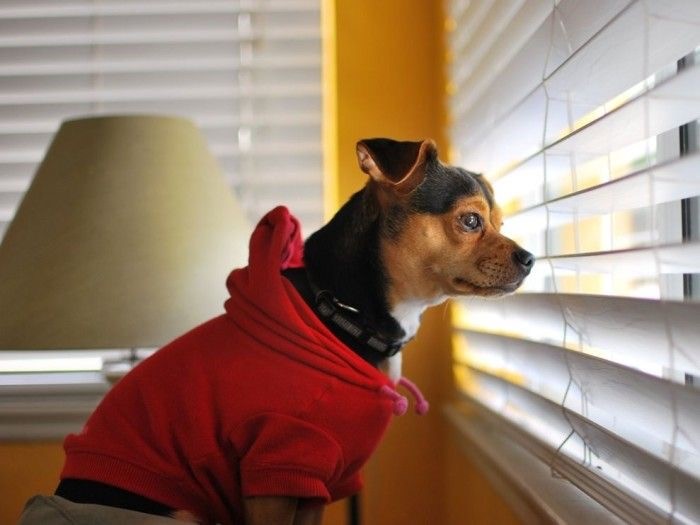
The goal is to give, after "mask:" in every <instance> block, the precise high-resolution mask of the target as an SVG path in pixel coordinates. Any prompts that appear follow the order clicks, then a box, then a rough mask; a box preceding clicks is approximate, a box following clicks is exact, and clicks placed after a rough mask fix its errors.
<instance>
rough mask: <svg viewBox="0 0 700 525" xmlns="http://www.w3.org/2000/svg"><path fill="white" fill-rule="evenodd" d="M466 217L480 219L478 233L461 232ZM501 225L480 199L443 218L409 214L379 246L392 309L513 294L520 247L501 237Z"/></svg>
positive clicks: (466, 199) (467, 201) (463, 200)
mask: <svg viewBox="0 0 700 525" xmlns="http://www.w3.org/2000/svg"><path fill="white" fill-rule="evenodd" d="M469 214H476V215H478V216H479V217H480V223H481V225H480V228H479V229H478V230H475V231H468V230H467V229H465V226H464V224H465V218H466V217H468V216H469ZM501 221H502V214H501V211H500V209H499V208H498V207H494V208H493V209H490V208H489V205H488V202H487V201H486V200H485V199H484V198H483V196H468V197H463V198H461V199H459V200H457V202H456V203H455V205H454V206H453V207H452V209H451V210H450V211H448V212H447V213H444V214H441V215H433V214H429V213H418V214H412V215H410V216H409V217H408V218H407V219H406V223H405V224H404V228H403V231H402V233H401V234H400V235H399V237H398V238H397V239H393V240H385V241H384V243H383V247H382V257H383V260H384V264H385V268H386V269H387V272H388V273H389V280H390V286H389V301H390V306H391V305H394V304H397V303H399V302H401V301H405V300H410V299H423V300H426V301H434V300H440V299H441V298H444V297H445V296H450V295H476V296H482V297H486V296H499V295H504V294H507V293H510V292H512V291H514V290H515V289H516V288H517V287H518V286H520V284H521V283H522V281H523V279H524V278H525V275H526V274H525V273H523V270H522V268H520V267H519V265H518V264H517V262H516V261H515V260H514V258H513V253H514V252H515V251H516V250H518V249H519V246H518V245H517V244H516V243H515V242H514V241H512V240H511V239H509V238H508V237H505V236H504V235H501V234H500V233H499V231H500V228H501ZM467 222H468V221H467Z"/></svg>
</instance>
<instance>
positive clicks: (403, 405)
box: [379, 377, 430, 416]
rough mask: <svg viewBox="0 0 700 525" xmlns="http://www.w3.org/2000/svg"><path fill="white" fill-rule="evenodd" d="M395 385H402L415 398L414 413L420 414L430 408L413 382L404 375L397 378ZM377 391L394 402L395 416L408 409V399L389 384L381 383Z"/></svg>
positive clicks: (402, 413) (401, 414)
mask: <svg viewBox="0 0 700 525" xmlns="http://www.w3.org/2000/svg"><path fill="white" fill-rule="evenodd" d="M397 385H400V386H403V387H404V388H405V389H406V390H408V391H409V392H410V393H411V395H412V396H413V397H414V398H415V400H416V408H415V410H416V414H418V415H421V416H422V415H423V414H425V413H426V412H427V411H428V410H429V409H430V404H429V403H428V401H427V400H426V399H425V397H424V396H423V393H422V392H421V391H420V389H419V388H418V387H417V386H416V385H415V383H413V382H411V381H409V380H408V379H406V378H405V377H402V378H401V379H399V381H398V383H397ZM379 391H380V392H381V393H382V394H384V395H385V396H387V397H389V398H391V400H392V401H393V402H394V415H395V416H403V415H404V414H405V413H406V410H408V399H406V398H405V397H404V396H402V395H401V394H399V393H398V392H397V391H396V390H395V389H393V388H391V387H390V386H389V385H383V386H382V388H380V389H379Z"/></svg>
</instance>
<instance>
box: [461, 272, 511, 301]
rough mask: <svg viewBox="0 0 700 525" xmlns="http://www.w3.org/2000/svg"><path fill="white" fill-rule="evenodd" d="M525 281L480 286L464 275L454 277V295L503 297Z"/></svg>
mask: <svg viewBox="0 0 700 525" xmlns="http://www.w3.org/2000/svg"><path fill="white" fill-rule="evenodd" d="M522 283H523V281H522V279H521V280H519V281H516V282H514V283H503V284H498V285H494V286H480V285H478V284H475V283H473V282H470V281H468V280H467V279H464V278H462V277H455V278H454V279H452V283H451V284H452V286H451V287H452V289H453V292H452V294H453V295H472V296H477V297H502V296H504V295H509V294H512V293H513V292H515V290H517V289H518V287H519V286H520V285H521V284H522Z"/></svg>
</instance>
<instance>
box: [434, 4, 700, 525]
mask: <svg viewBox="0 0 700 525" xmlns="http://www.w3.org/2000/svg"><path fill="white" fill-rule="evenodd" d="M447 27H448V29H449V30H450V32H449V45H448V47H449V53H448V59H449V83H448V92H449V93H450V100H449V110H448V111H449V120H450V137H451V143H452V156H453V159H452V161H453V162H455V163H457V164H460V165H462V166H464V167H466V168H468V169H470V170H474V171H480V172H483V173H484V174H485V175H486V176H487V178H489V179H490V180H491V181H492V182H493V185H494V188H495V192H496V198H497V200H498V201H499V202H500V203H501V205H502V208H503V210H504V212H505V224H504V228H503V233H505V234H506V235H509V236H511V237H513V238H514V239H515V240H517V241H518V242H519V243H520V244H521V245H522V246H523V247H525V248H526V249H528V250H530V251H532V252H533V253H535V254H536V255H537V256H538V260H537V263H536V265H535V268H534V269H533V272H532V274H531V276H530V277H529V278H528V279H527V280H526V282H525V284H524V286H523V287H522V289H521V290H520V291H519V292H518V293H516V294H515V295H513V296H510V297H507V298H504V299H501V300H498V301H478V300H464V301H460V302H459V303H457V304H456V305H455V309H454V327H455V330H454V360H453V364H454V374H455V380H456V384H457V388H458V390H459V392H460V395H461V398H462V400H463V402H464V404H466V405H468V406H469V407H471V409H472V411H473V410H475V411H476V413H477V414H479V417H481V418H486V419H487V420H489V421H491V422H492V423H493V424H495V425H497V426H498V428H499V429H500V430H499V432H503V433H504V434H505V435H507V436H508V439H509V440H510V441H512V442H515V443H518V444H519V445H520V446H521V447H523V449H525V450H527V451H529V453H531V454H534V455H535V456H537V457H538V458H539V459H540V460H541V461H543V462H544V463H545V464H546V465H547V466H548V467H549V468H550V469H551V472H552V474H553V475H555V476H561V477H564V478H565V479H568V480H569V481H571V482H572V483H573V484H575V485H576V486H577V487H578V488H580V489H581V490H582V491H584V492H585V493H586V494H588V495H589V496H591V497H593V498H594V499H595V500H597V501H598V502H599V503H601V504H602V505H604V506H605V507H607V508H608V509H609V510H610V511H612V512H613V513H614V514H616V515H617V516H619V517H621V518H622V519H623V520H625V521H628V522H634V523H660V522H665V523H667V522H669V520H670V521H674V522H679V523H698V522H700V497H698V495H699V494H700V410H698V407H700V390H699V389H698V384H699V382H700V289H698V283H697V274H698V273H699V272H700V242H699V239H700V232H699V229H698V222H699V221H698V219H699V217H700V216H699V214H698V206H697V202H698V201H697V197H698V195H700V152H699V151H698V146H699V145H700V143H699V142H698V135H697V123H696V119H698V118H700V96H699V95H698V94H699V93H700V91H698V86H700V54H699V53H698V52H697V51H696V49H697V46H699V45H700V3H698V2H695V1H693V0H674V1H668V0H635V1H630V0H619V1H618V0H561V1H559V2H554V3H553V2H551V1H549V0H547V1H545V0H542V1H540V0H527V1H520V2H512V1H509V0H493V1H486V0H472V1H459V0H452V1H451V2H450V3H449V10H448V24H447ZM454 414H459V416H458V417H461V418H466V417H468V416H467V415H465V414H469V412H459V411H458V412H453V415H454ZM466 426H468V425H466ZM482 441H483V440H482ZM496 441H498V440H494V443H495V442H496Z"/></svg>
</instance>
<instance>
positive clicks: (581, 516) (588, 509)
mask: <svg viewBox="0 0 700 525" xmlns="http://www.w3.org/2000/svg"><path fill="white" fill-rule="evenodd" d="M444 414H445V417H446V418H447V420H448V421H449V423H450V424H451V427H452V429H453V430H454V431H455V432H456V433H458V435H459V438H460V439H459V442H460V443H461V444H462V450H463V452H464V453H465V454H466V455H467V456H468V457H469V459H470V460H471V461H472V462H474V463H475V464H476V465H477V466H478V467H479V468H480V469H481V470H482V472H483V473H484V475H485V476H486V478H487V479H488V480H489V481H490V482H491V484H492V485H493V486H494V488H495V489H496V490H497V491H498V492H499V493H500V494H501V496H502V497H503V498H504V499H505V500H506V501H507V502H508V503H509V505H510V507H511V508H512V510H513V512H514V513H515V514H516V515H517V516H518V517H519V518H520V519H521V520H522V521H523V523H625V521H624V520H622V519H620V518H618V517H617V516H616V515H615V514H613V513H612V512H611V511H609V510H607V509H606V508H605V507H603V505H602V504H600V503H598V502H597V501H595V500H594V499H593V498H592V497H590V496H588V495H587V494H586V493H584V492H583V491H581V490H579V489H578V488H577V487H576V486H574V485H573V484H571V483H570V482H568V481H566V480H564V479H562V478H558V477H555V476H553V475H552V472H551V470H550V467H549V465H548V463H546V462H545V461H544V460H543V459H541V458H540V457H538V456H537V455H535V454H534V453H532V452H530V451H528V449H526V448H525V447H524V446H522V445H521V444H520V443H518V442H516V441H515V440H514V439H511V434H512V432H513V429H512V428H507V427H508V426H509V425H508V423H507V422H506V421H502V420H501V419H502V418H499V417H498V416H496V415H493V414H489V413H487V412H486V411H485V410H484V409H482V408H480V407H479V406H478V405H477V404H475V403H468V402H457V403H452V404H450V405H447V406H446V407H445V408H444ZM649 521H653V518H651V517H650V520H649Z"/></svg>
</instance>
